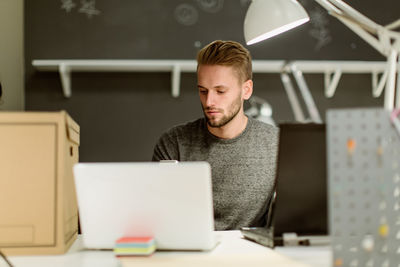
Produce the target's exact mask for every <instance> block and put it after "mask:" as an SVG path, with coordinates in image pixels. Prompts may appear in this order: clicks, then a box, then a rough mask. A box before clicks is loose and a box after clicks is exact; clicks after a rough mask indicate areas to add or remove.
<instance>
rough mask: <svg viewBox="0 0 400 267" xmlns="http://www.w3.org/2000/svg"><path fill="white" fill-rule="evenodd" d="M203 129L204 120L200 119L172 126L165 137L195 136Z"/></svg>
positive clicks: (165, 133)
mask: <svg viewBox="0 0 400 267" xmlns="http://www.w3.org/2000/svg"><path fill="white" fill-rule="evenodd" d="M203 127H204V119H203V118H199V119H196V120H193V121H188V122H185V123H181V124H177V125H175V126H172V127H171V128H169V129H168V130H167V131H165V132H164V134H163V136H165V135H167V136H171V135H173V136H181V135H187V134H193V133H196V132H198V131H200V130H202V129H203Z"/></svg>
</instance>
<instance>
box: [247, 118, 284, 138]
mask: <svg viewBox="0 0 400 267" xmlns="http://www.w3.org/2000/svg"><path fill="white" fill-rule="evenodd" d="M251 120H252V125H253V127H254V129H255V130H256V131H261V132H264V133H268V134H271V135H278V133H279V128H278V127H276V126H275V125H272V124H269V123H266V122H263V121H260V120H256V119H251Z"/></svg>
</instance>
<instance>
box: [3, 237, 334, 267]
mask: <svg viewBox="0 0 400 267" xmlns="http://www.w3.org/2000/svg"><path fill="white" fill-rule="evenodd" d="M216 235H217V238H218V239H219V240H220V243H219V244H218V245H217V246H216V248H215V249H213V250H212V251H209V252H164V251H162V252H156V253H155V254H154V255H152V256H151V257H125V258H122V260H120V259H118V258H116V257H115V256H114V254H113V252H112V251H91V250H85V249H84V248H83V247H82V242H81V239H80V237H79V238H78V239H77V240H76V242H75V243H74V244H73V245H72V247H71V248H70V250H69V251H68V252H67V253H66V254H64V255H56V256H11V257H9V260H10V261H11V263H12V264H14V265H15V266H16V267H36V266H37V267H50V266H51V267H54V266H57V267H58V266H65V267H67V266H68V267H70V266H77V267H78V266H80V267H89V266H90V267H92V266H93V267H120V266H124V267H125V266H127V267H129V266H133V265H136V266H163V267H164V266H179V265H182V266H219V267H221V265H222V266H234V265H236V266H243V265H244V263H246V264H245V265H246V266H252V267H254V266H288V267H289V266H296V267H297V266H298V267H302V266H312V267H329V266H330V259H331V252H330V250H329V248H328V247H286V248H283V247H281V248H277V249H275V250H272V249H269V248H266V247H264V246H261V245H258V244H256V243H254V242H251V241H248V240H245V239H243V238H242V236H241V234H240V232H239V231H225V232H216ZM0 266H1V267H2V266H6V265H5V263H3V262H1V263H0Z"/></svg>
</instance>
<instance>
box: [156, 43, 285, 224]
mask: <svg viewBox="0 0 400 267" xmlns="http://www.w3.org/2000/svg"><path fill="white" fill-rule="evenodd" d="M197 82H198V85H197V87H198V90H199V95H200V102H201V105H202V107H203V112H204V118H201V119H198V120H195V121H192V122H189V123H186V124H184V125H179V126H176V127H173V128H171V129H170V130H168V131H167V132H166V133H164V134H163V135H162V136H161V138H160V139H159V140H158V142H157V144H156V146H155V148H154V154H153V160H154V161H158V160H178V161H207V162H209V163H210V165H211V170H212V184H213V200H214V217H215V229H216V230H232V229H239V228H240V227H243V226H263V225H265V217H266V212H267V204H268V201H269V198H270V196H271V194H272V189H273V185H274V177H275V162H276V152H277V142H278V130H277V128H275V127H274V126H271V125H269V124H265V123H262V122H260V121H257V120H254V119H251V118H248V117H247V116H246V115H245V114H244V111H243V102H244V100H247V99H249V98H250V96H251V94H252V92H253V81H252V66H251V56H250V53H249V51H248V50H247V49H245V48H244V47H243V46H242V45H241V44H239V43H237V42H233V41H214V42H212V43H210V44H209V45H207V46H206V47H204V48H203V49H201V50H200V51H199V53H198V56H197Z"/></svg>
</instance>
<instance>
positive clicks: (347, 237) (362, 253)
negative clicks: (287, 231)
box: [327, 108, 400, 267]
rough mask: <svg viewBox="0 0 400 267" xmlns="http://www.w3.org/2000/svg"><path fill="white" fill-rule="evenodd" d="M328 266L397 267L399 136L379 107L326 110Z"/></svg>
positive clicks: (399, 245)
mask: <svg viewBox="0 0 400 267" xmlns="http://www.w3.org/2000/svg"><path fill="white" fill-rule="evenodd" d="M327 146H328V147H327V153H328V155H327V156H328V157H327V158H328V165H327V167H328V209H329V231H330V235H331V237H332V249H333V265H332V266H352V267H353V266H354V267H356V266H366V267H369V266H370V267H375V266H381V267H392V266H395V267H400V137H399V134H398V133H397V132H396V130H395V128H394V127H393V126H392V124H391V122H390V112H389V111H387V110H384V109H380V108H367V109H340V110H329V111H328V112H327Z"/></svg>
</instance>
